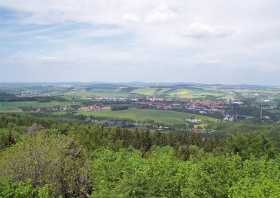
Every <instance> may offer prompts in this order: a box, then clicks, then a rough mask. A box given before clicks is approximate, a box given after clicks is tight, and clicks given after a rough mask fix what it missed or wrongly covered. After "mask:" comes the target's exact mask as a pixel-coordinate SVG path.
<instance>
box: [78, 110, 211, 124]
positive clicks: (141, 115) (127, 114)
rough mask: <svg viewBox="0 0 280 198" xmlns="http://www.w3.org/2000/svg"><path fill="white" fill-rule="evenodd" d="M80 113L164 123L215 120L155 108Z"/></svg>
mask: <svg viewBox="0 0 280 198" xmlns="http://www.w3.org/2000/svg"><path fill="white" fill-rule="evenodd" d="M79 114H82V115H87V116H96V117H101V118H113V119H129V120H134V121H140V122H145V121H151V120H153V121H155V122H159V123H164V124H185V123H186V122H185V119H186V118H190V117H196V118H198V119H201V120H203V121H204V122H211V121H215V119H214V118H210V117H207V116H201V115H195V114H190V113H185V112H176V111H167V110H153V109H136V108H130V109H128V110H122V111H111V110H104V111H96V112H84V111H82V112H80V113H79Z"/></svg>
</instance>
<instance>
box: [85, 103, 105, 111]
mask: <svg viewBox="0 0 280 198" xmlns="http://www.w3.org/2000/svg"><path fill="white" fill-rule="evenodd" d="M110 109H111V106H110V105H103V104H93V105H85V106H82V107H80V110H81V111H102V110H110Z"/></svg>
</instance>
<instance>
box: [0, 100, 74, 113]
mask: <svg viewBox="0 0 280 198" xmlns="http://www.w3.org/2000/svg"><path fill="white" fill-rule="evenodd" d="M69 104H70V103H69V102H58V101H51V102H38V101H26V102H0V112H20V111H21V108H31V107H32V108H44V107H54V106H65V105H69Z"/></svg>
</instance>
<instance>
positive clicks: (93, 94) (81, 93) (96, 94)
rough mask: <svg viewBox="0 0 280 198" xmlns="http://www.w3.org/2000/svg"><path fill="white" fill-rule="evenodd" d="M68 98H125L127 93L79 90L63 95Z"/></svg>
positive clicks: (106, 90) (120, 91)
mask: <svg viewBox="0 0 280 198" xmlns="http://www.w3.org/2000/svg"><path fill="white" fill-rule="evenodd" d="M65 95H66V96H68V97H73V96H74V97H79V98H90V97H127V96H128V95H129V93H128V92H125V91H122V90H121V89H93V90H90V91H86V90H80V91H74V92H73V91H72V92H67V93H66V94H65Z"/></svg>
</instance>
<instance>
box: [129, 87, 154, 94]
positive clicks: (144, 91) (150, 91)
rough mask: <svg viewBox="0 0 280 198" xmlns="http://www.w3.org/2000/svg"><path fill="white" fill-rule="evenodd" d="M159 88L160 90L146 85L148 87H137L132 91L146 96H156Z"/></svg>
mask: <svg viewBox="0 0 280 198" xmlns="http://www.w3.org/2000/svg"><path fill="white" fill-rule="evenodd" d="M158 90H159V89H158V88H151V87H146V88H139V89H135V90H133V91H132V92H131V93H133V94H138V95H144V96H154V95H156V93H157V91H158Z"/></svg>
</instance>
